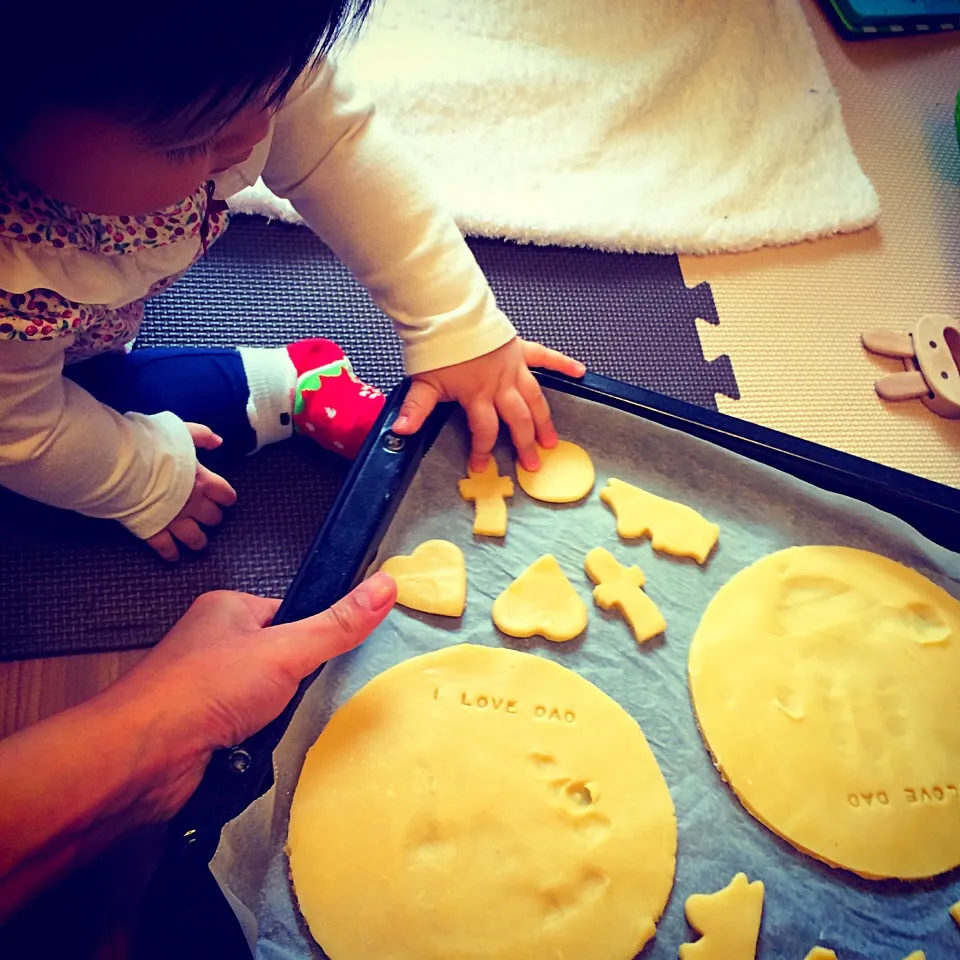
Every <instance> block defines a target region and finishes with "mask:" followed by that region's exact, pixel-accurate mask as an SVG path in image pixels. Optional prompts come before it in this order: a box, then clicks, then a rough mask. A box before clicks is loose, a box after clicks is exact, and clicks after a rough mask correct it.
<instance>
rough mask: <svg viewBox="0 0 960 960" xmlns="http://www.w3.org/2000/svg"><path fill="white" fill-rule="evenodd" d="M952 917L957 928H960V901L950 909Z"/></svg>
mask: <svg viewBox="0 0 960 960" xmlns="http://www.w3.org/2000/svg"><path fill="white" fill-rule="evenodd" d="M950 916H951V917H953V919H954V920H955V921H956V924H957V926H958V927H960V900H958V901H957V902H956V903H955V904H954V905H953V906H952V907H951V908H950Z"/></svg>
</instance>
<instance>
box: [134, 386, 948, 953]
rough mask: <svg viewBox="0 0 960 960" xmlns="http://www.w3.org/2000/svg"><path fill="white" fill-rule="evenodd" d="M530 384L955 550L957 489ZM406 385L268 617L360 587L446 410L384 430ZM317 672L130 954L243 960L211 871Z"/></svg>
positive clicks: (222, 781)
mask: <svg viewBox="0 0 960 960" xmlns="http://www.w3.org/2000/svg"><path fill="white" fill-rule="evenodd" d="M537 377H538V379H539V380H540V383H541V384H542V385H543V386H544V387H548V388H550V389H552V390H557V391H560V392H562V393H567V394H571V395H573V396H575V397H580V398H582V399H586V400H592V401H595V402H597V403H600V404H604V405H606V406H609V407H613V408H616V409H618V410H623V411H626V412H628V413H632V414H635V415H636V416H640V417H644V418H645V419H647V420H652V421H654V422H656V423H659V424H661V425H663V426H667V427H672V428H674V429H677V430H681V431H683V432H684V433H688V434H691V435H693V436H696V437H699V438H700V439H702V440H706V441H708V442H710V443H713V444H716V445H717V446H719V447H723V448H725V449H727V450H731V451H733V452H735V453H739V454H741V455H743V456H746V457H749V458H750V459H752V460H755V461H757V462H759V463H764V464H766V465H768V466H771V467H774V468H776V469H778V470H782V471H783V472H785V473H789V474H792V475H793V476H795V477H798V478H800V479H802V480H805V481H807V482H809V483H812V484H814V485H816V486H818V487H820V488H822V489H824V490H829V491H832V492H834V493H840V494H845V495H847V496H850V497H853V498H855V499H857V500H860V501H862V502H865V503H868V504H871V505H872V506H874V507H877V508H878V509H880V510H883V511H885V512H887V513H890V514H893V515H894V516H897V517H899V518H901V519H902V520H904V521H906V522H907V523H909V524H910V525H911V526H912V527H914V528H915V529H916V530H917V531H918V532H919V533H921V534H923V535H924V536H925V537H927V538H929V539H930V540H932V541H934V542H936V543H939V544H941V545H942V546H944V547H946V548H948V549H950V550H953V551H957V552H960V490H957V489H954V488H952V487H947V486H944V485H942V484H938V483H934V482H933V481H930V480H926V479H923V478H921V477H916V476H913V475H911V474H907V473H903V472H901V471H899V470H894V469H892V468H890V467H885V466H882V465H880V464H877V463H873V462H871V461H868V460H863V459H861V458H859V457H854V456H851V455H849V454H846V453H841V452H839V451H837V450H831V449H829V448H827V447H823V446H820V445H819V444H815V443H810V442H809V441H806V440H801V439H799V438H797V437H791V436H788V435H786V434H783V433H779V432H778V431H775V430H770V429H768V428H766V427H761V426H757V425H756V424H751V423H747V422H746V421H743V420H738V419H736V418H734V417H730V416H726V415H725V414H721V413H715V412H713V411H711V410H706V409H703V408H701V407H697V406H694V405H693V404H689V403H686V402H684V401H682V400H674V399H671V398H669V397H665V396H662V395H661V394H657V393H654V392H652V391H649V390H644V389H642V388H640V387H634V386H630V385H627V384H624V383H621V382H619V381H616V380H611V379H609V378H607V377H602V376H599V375H596V374H590V373H588V374H587V375H586V376H585V377H584V378H583V379H582V380H572V379H570V378H567V377H564V376H562V375H559V374H554V373H546V372H541V373H538V374H537ZM407 388H408V384H407V383H404V384H401V385H400V386H399V387H397V388H396V389H395V390H394V391H393V393H392V394H391V395H390V397H389V398H388V400H387V403H386V405H385V408H384V411H383V413H382V415H381V417H380V419H379V421H378V423H377V426H376V427H375V428H374V430H373V431H372V432H371V435H370V437H368V439H367V442H366V444H365V445H364V447H363V449H362V450H361V452H360V455H359V456H358V458H357V461H356V463H355V464H354V466H353V468H352V469H351V471H350V473H349V474H348V476H347V478H346V480H345V481H344V485H343V488H342V489H341V491H340V494H339V496H338V497H337V499H336V501H335V502H334V505H333V507H332V509H331V511H330V514H329V516H328V517H327V519H326V521H325V522H324V524H323V527H322V528H321V530H320V532H319V533H318V535H317V537H316V539H315V541H314V543H313V545H312V546H311V548H310V550H309V552H308V553H307V556H306V557H305V559H304V561H303V563H302V565H301V567H300V570H299V572H298V573H297V576H296V577H295V578H294V580H293V583H292V584H291V586H290V589H289V590H288V592H287V595H286V598H285V599H284V601H283V604H282V605H281V607H280V609H279V611H278V613H277V616H276V618H275V622H278V623H282V622H290V621H293V620H299V619H302V618H303V617H308V616H312V615H313V614H315V613H318V612H320V611H321V610H325V609H326V608H327V607H329V606H330V605H331V604H333V603H335V602H336V601H337V600H339V599H340V598H341V597H343V596H344V595H345V594H347V593H348V592H349V591H350V590H351V589H352V588H353V587H354V586H355V585H356V583H357V582H358V581H359V579H360V578H361V577H362V576H363V573H364V571H365V570H366V569H367V568H368V567H369V564H370V563H371V561H372V560H373V558H374V556H375V555H376V552H377V549H378V547H379V544H380V541H381V539H382V537H383V535H384V533H385V532H386V529H387V527H388V526H389V524H390V521H391V520H392V518H393V516H394V514H395V512H396V510H397V507H398V506H399V504H400V502H401V501H402V500H403V496H404V494H405V493H406V490H407V488H408V487H409V485H410V482H411V480H412V479H413V476H414V474H415V473H416V471H417V468H418V466H419V464H420V461H421V459H422V458H423V456H424V454H425V453H426V452H427V450H428V449H429V448H430V446H431V444H432V443H433V441H434V440H435V439H436V437H437V434H438V433H439V432H440V430H441V428H442V427H443V425H444V423H445V422H446V420H447V417H448V416H449V414H450V407H449V406H441V407H439V408H438V409H437V410H436V411H435V412H434V413H433V414H432V415H431V416H430V418H429V419H428V421H427V423H426V424H425V425H424V427H423V429H422V430H421V431H420V432H419V433H418V434H417V435H416V436H414V437H398V436H397V435H395V434H394V433H392V432H391V431H390V429H389V424H391V423H392V422H393V421H394V419H395V418H396V415H397V413H398V412H399V409H400V405H401V403H402V402H403V398H404V396H405V395H406V390H407ZM318 672H319V671H318ZM315 676H316V674H314V675H313V676H311V677H308V678H307V679H306V680H305V681H304V682H303V683H302V684H301V685H300V688H299V690H298V692H297V694H296V695H295V696H294V698H293V700H292V701H291V702H290V704H289V705H288V706H287V708H286V709H285V710H284V711H283V713H281V714H280V716H279V717H277V719H276V720H274V721H273V722H272V723H270V724H268V725H267V726H266V727H264V729H263V730H261V731H260V732H259V733H257V734H255V735H254V736H252V737H251V738H250V739H248V740H247V741H245V742H244V743H243V744H240V745H239V746H236V747H233V748H231V749H227V750H221V751H218V752H217V754H215V755H214V757H213V759H212V760H211V762H210V765H209V767H208V769H207V772H206V774H205V776H204V778H203V781H202V782H201V784H200V786H199V787H198V788H197V790H196V792H195V793H194V795H193V796H192V797H191V798H190V800H189V801H188V803H187V804H186V806H185V807H184V808H183V810H182V811H181V812H180V813H179V814H178V815H177V817H176V818H175V819H174V820H173V821H172V822H171V824H170V828H169V832H168V835H167V840H166V845H165V850H164V854H163V857H162V860H161V863H160V866H159V868H158V871H157V874H156V876H155V878H154V881H153V884H152V885H151V889H150V893H149V895H148V897H147V900H146V904H145V908H144V912H143V916H142V920H141V924H140V928H139V930H138V936H137V941H136V945H135V950H134V955H135V956H136V957H138V958H143V960H146V958H149V960H154V958H157V960H159V958H163V960H169V958H171V957H177V958H178V960H194V958H196V960H200V958H203V960H207V958H210V957H217V958H223V960H234V958H249V957H250V952H249V950H248V948H247V945H246V941H245V939H244V937H243V934H242V932H241V929H240V926H239V924H238V922H237V920H236V917H235V915H234V913H233V911H232V909H231V908H230V906H229V905H228V904H227V902H226V900H225V899H224V897H223V895H222V894H221V892H220V888H219V887H218V885H217V883H216V881H215V880H214V878H213V875H212V874H211V873H210V870H209V866H208V865H209V862H210V860H211V859H212V857H213V854H214V853H215V851H216V848H217V845H218V843H219V839H220V831H221V830H222V828H223V826H224V824H226V823H227V822H228V821H229V820H231V819H233V818H234V817H235V816H237V815H238V814H239V813H241V812H242V811H243V810H244V809H245V808H246V807H247V806H249V804H250V803H252V802H253V801H254V800H255V799H256V798H257V797H259V796H260V795H261V794H262V793H264V792H265V791H266V790H267V789H269V787H270V786H271V784H272V782H273V771H272V763H271V760H272V755H273V750H274V748H275V747H276V745H277V744H278V743H279V741H280V738H281V737H282V736H283V733H284V731H285V730H286V727H287V725H288V724H289V722H290V719H291V717H292V716H293V712H294V710H295V709H296V707H297V705H298V704H299V702H300V699H301V697H302V695H303V692H304V691H305V689H306V687H307V686H308V684H309V683H310V682H311V681H312V680H313V679H314V677H315Z"/></svg>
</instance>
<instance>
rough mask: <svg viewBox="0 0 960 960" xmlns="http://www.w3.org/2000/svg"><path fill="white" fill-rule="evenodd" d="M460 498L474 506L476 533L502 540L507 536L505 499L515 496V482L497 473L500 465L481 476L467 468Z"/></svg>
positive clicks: (492, 463) (492, 462)
mask: <svg viewBox="0 0 960 960" xmlns="http://www.w3.org/2000/svg"><path fill="white" fill-rule="evenodd" d="M457 489H458V490H459V491H460V496H461V497H463V499H464V500H467V501H469V500H472V501H473V502H474V519H473V532H474V533H476V534H479V535H480V536H482V537H503V536H506V533H507V504H506V500H505V499H504V498H505V497H512V496H513V481H512V480H511V479H510V478H509V477H501V476H500V474H499V473H497V461H496V460H494V459H493V457H490V462H489V463H488V464H487V467H486V469H485V470H484V471H483V472H482V473H475V472H474V471H473V470H471V469H469V467H468V468H467V479H466V480H461V481H460V482H459V483H458V484H457Z"/></svg>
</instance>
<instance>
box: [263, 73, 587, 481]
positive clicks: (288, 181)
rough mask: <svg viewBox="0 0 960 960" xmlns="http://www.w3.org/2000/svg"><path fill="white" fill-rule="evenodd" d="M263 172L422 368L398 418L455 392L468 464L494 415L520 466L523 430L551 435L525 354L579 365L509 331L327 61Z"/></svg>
mask: <svg viewBox="0 0 960 960" xmlns="http://www.w3.org/2000/svg"><path fill="white" fill-rule="evenodd" d="M263 176H264V181H265V182H266V183H267V185H268V186H269V187H270V188H271V189H272V190H274V192H276V193H278V194H279V195H281V196H285V197H287V198H288V199H289V200H290V201H291V202H292V203H293V205H294V207H295V208H296V209H297V211H298V212H299V213H300V215H301V216H302V217H303V219H304V220H305V221H306V222H307V224H308V225H309V226H310V227H311V228H312V229H313V230H314V232H316V233H317V234H318V235H319V236H320V237H321V238H322V239H323V240H324V241H325V242H326V243H327V244H328V245H329V246H330V247H331V249H333V251H334V252H335V253H336V254H337V255H338V256H339V257H340V258H341V259H342V260H343V261H344V263H346V264H347V265H348V266H349V267H350V268H351V270H352V271H353V273H354V274H355V276H356V277H357V279H358V280H359V281H360V282H361V283H362V284H363V285H364V286H366V287H367V289H368V290H369V291H370V293H371V295H372V296H373V298H374V300H375V301H376V302H377V304H378V305H379V306H380V307H381V309H382V310H383V311H384V312H385V313H387V314H388V315H389V316H390V317H392V318H393V320H394V323H395V326H396V328H397V331H398V333H399V334H400V336H401V337H402V339H403V342H404V350H405V355H406V369H407V372H408V373H409V374H411V375H414V376H415V377H417V378H418V379H427V378H426V375H427V374H429V389H426V388H424V387H423V386H419V385H418V388H417V392H415V393H414V394H413V395H412V397H411V406H410V407H409V408H408V409H407V410H406V411H405V413H404V416H405V417H406V419H407V423H406V425H405V426H398V429H401V430H404V429H406V430H411V429H416V428H417V427H418V426H419V424H420V423H421V422H422V419H423V416H424V415H425V413H426V412H429V408H430V407H432V405H433V404H434V403H435V402H436V400H437V399H454V400H458V401H460V402H461V403H462V404H463V406H464V407H465V408H466V409H467V412H468V415H469V418H470V421H471V428H472V429H473V432H474V451H473V452H474V458H475V463H477V464H478V465H479V464H480V463H481V462H482V461H485V459H486V454H487V452H488V451H489V449H490V447H491V446H492V443H493V440H492V439H491V433H493V434H495V433H496V430H495V424H496V422H497V417H498V415H499V416H500V417H502V418H503V419H504V420H505V421H506V422H507V423H508V425H509V426H510V427H511V429H512V431H513V434H514V440H515V442H516V443H517V447H518V450H519V452H520V454H521V459H522V460H523V461H525V465H527V466H534V467H535V466H536V462H535V461H536V451H535V448H534V446H533V439H534V434H536V436H537V438H538V439H540V440H541V442H544V441H545V442H546V443H547V444H550V445H552V442H553V440H554V439H555V438H554V437H553V428H552V424H551V423H550V415H549V410H548V409H547V407H546V403H545V401H544V400H543V395H542V393H540V390H539V387H538V386H537V384H536V382H535V381H534V380H533V378H532V377H531V376H530V373H529V369H528V366H529V364H530V362H531V358H533V359H539V360H540V361H541V362H542V363H543V365H545V366H549V367H552V368H554V369H559V370H563V371H564V372H566V373H571V374H573V375H574V376H577V375H580V374H581V373H582V372H583V370H582V365H580V364H577V363H576V362H575V361H573V360H570V359H569V358H567V357H563V356H562V355H560V354H556V353H554V352H552V351H545V350H543V348H540V347H539V346H538V345H535V344H529V345H526V346H524V345H523V343H522V341H519V340H517V339H516V331H515V330H514V328H513V325H512V324H511V323H510V321H509V320H508V319H507V317H506V316H505V315H504V314H503V312H502V311H501V310H500V309H499V308H498V307H497V304H496V300H495V298H494V296H493V292H492V291H491V290H490V286H489V284H488V283H487V281H486V278H485V277H484V275H483V272H482V271H481V270H480V268H479V266H478V265H477V263H476V261H475V260H474V257H473V254H472V253H471V251H470V248H469V247H468V246H467V245H466V243H465V242H464V240H463V237H462V236H461V235H460V231H459V230H458V229H457V227H456V225H455V224H454V222H453V220H452V218H451V217H450V216H449V215H448V214H447V213H446V212H445V211H444V210H443V208H442V206H441V204H440V203H439V202H438V200H437V199H436V197H435V196H434V195H433V191H432V190H431V189H430V186H429V184H428V182H427V179H426V177H425V176H424V175H423V174H422V173H421V171H420V170H419V168H418V166H417V164H416V163H415V161H414V159H413V157H412V156H411V154H410V151H409V150H406V149H404V147H403V146H402V145H401V144H400V142H399V141H397V140H395V139H394V138H393V137H392V136H391V135H390V133H389V131H388V130H387V129H385V126H384V124H383V123H382V121H378V120H377V118H376V116H375V112H374V109H373V107H372V105H371V104H370V103H369V102H368V101H366V100H364V99H363V98H361V97H359V96H358V95H357V94H355V92H354V91H353V88H352V87H351V85H350V84H349V83H347V82H345V81H344V80H343V79H342V78H340V77H338V75H337V73H336V71H335V69H334V68H333V66H332V65H331V64H330V63H329V62H325V63H323V64H322V65H321V67H320V68H318V70H317V71H316V72H314V73H313V74H310V75H308V76H307V77H305V78H304V79H303V80H302V81H301V84H300V86H298V87H297V88H296V89H295V91H294V93H293V94H292V95H291V96H290V97H289V98H288V100H287V101H286V103H285V104H284V106H283V107H282V109H281V110H280V111H279V112H278V114H277V117H276V122H275V126H274V131H273V142H272V144H271V149H270V155H269V157H268V160H267V165H266V168H265V169H264V172H263ZM510 344H512V346H510ZM481 361H482V362H481ZM468 364H472V366H468ZM491 423H492V424H493V425H494V427H493V428H492V427H491ZM478 430H479V432H478Z"/></svg>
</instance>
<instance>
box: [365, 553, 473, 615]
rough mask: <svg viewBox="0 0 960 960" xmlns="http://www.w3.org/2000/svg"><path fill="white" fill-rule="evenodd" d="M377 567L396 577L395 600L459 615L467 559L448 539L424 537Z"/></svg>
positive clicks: (464, 593)
mask: <svg viewBox="0 0 960 960" xmlns="http://www.w3.org/2000/svg"><path fill="white" fill-rule="evenodd" d="M380 569H381V570H382V571H383V572H384V573H389V574H390V576H391V577H393V579H394V580H396V581H397V603H399V604H401V605H402V606H404V607H409V608H410V609H411V610H419V611H421V612H422V613H436V614H440V616H443V617H459V616H460V615H461V614H462V613H463V609H464V607H465V606H466V604H467V563H466V560H464V557H463V551H462V550H461V549H460V548H459V547H458V546H457V545H456V544H455V543H450V542H449V541H447V540H427V541H426V542H425V543H421V544H420V546H419V547H417V548H416V550H414V551H413V553H412V554H410V556H408V557H406V556H401V557H391V558H390V559H389V560H385V561H384V563H383V566H382V567H380Z"/></svg>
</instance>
